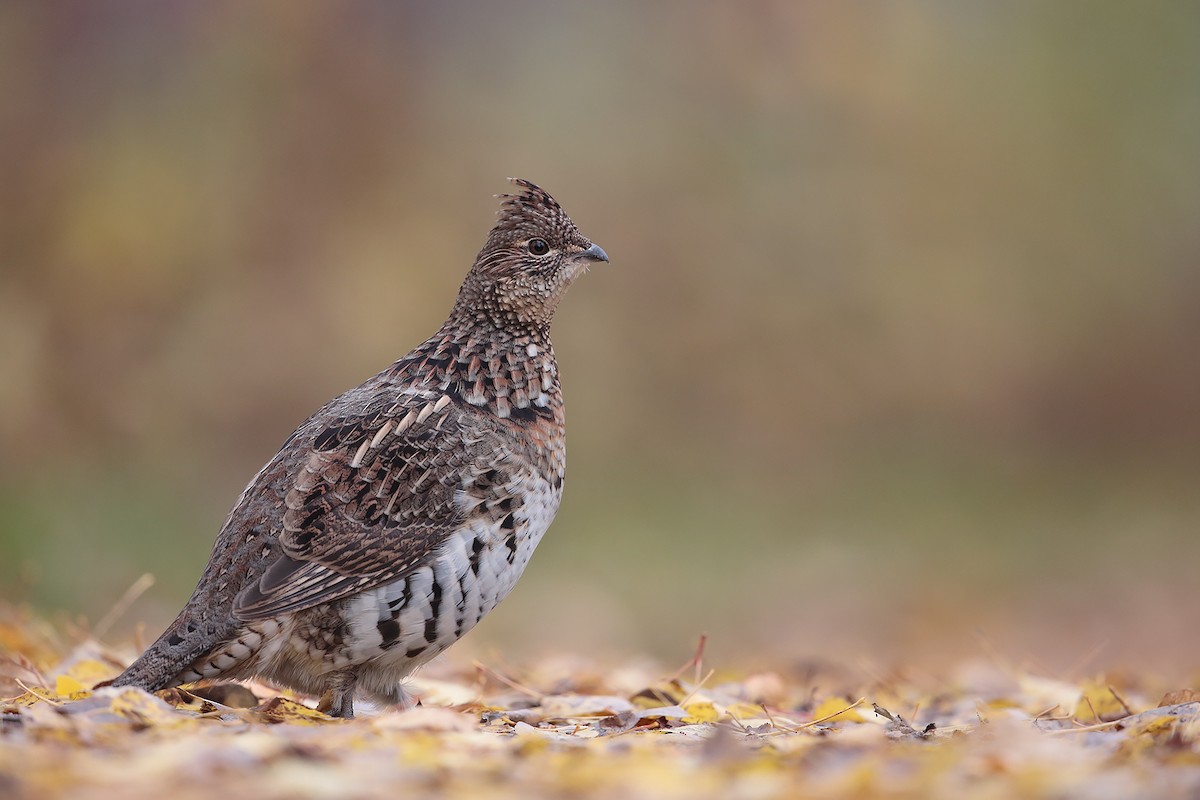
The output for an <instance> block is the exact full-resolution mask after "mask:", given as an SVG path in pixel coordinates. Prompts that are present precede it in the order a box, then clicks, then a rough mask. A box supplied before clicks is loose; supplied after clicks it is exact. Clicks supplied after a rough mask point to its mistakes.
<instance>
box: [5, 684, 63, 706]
mask: <svg viewBox="0 0 1200 800" xmlns="http://www.w3.org/2000/svg"><path fill="white" fill-rule="evenodd" d="M13 680H14V681H16V682H17V686H20V687H21V688H22V689H24V690H25V691H27V692H29V693H30V694H31V695H33V696H34V697H36V698H37V699H38V700H41V701H43V702H46V703H49V704H50V705H52V706H61V705H62V701H61V700H59V699H58V698H56V697H50V696H49V695H48V694H47V695H42V694H39V693H38V691H37V689H34V688H33V687H32V686H27V685H25V681H23V680H21V679H20V678H13Z"/></svg>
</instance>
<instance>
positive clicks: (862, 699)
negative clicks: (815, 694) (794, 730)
mask: <svg viewBox="0 0 1200 800" xmlns="http://www.w3.org/2000/svg"><path fill="white" fill-rule="evenodd" d="M865 702H867V698H865V697H860V698H858V699H857V700H855V701H854V702H853V703H852V704H850V705H848V706H846V707H845V708H843V709H842V710H841V711H835V712H833V713H832V714H826V715H825V716H823V717H821V718H820V719H814V720H812V721H811V722H806V723H804V724H803V725H801V726H800V729H801V730H803V729H804V728H811V727H812V726H813V725H820V724H821V723H822V722H825V721H826V720H831V719H833V718H834V717H836V716H837V715H838V714H845V713H846V712H847V711H849V710H850V709H852V708H858V707H859V706H861V705H862V704H863V703H865Z"/></svg>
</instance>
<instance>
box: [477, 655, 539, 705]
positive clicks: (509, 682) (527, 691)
mask: <svg viewBox="0 0 1200 800" xmlns="http://www.w3.org/2000/svg"><path fill="white" fill-rule="evenodd" d="M471 663H472V665H474V667H475V669H477V670H479V671H480V672H482V673H484V674H486V675H489V676H491V677H493V678H495V679H496V680H498V681H500V682H501V683H503V684H504V685H505V686H507V687H509V688H510V689H516V690H517V691H518V692H521V693H522V694H527V695H529V696H530V697H533V698H536V699H539V700H540V699H541V698H542V693H541V692H535V691H534V690H533V689H530V688H529V687H528V686H522V685H521V684H519V683H517V682H516V681H514V680H512V679H511V678H506V677H505V676H503V675H501V674H500V673H499V672H496V670H494V669H492V668H491V667H488V666H485V665H484V664H483V663H482V662H480V661H472V662H471Z"/></svg>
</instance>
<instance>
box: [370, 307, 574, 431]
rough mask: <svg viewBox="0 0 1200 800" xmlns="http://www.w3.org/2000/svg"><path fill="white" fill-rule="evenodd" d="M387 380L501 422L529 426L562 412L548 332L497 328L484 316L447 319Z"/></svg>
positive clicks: (544, 329)
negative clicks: (441, 396)
mask: <svg viewBox="0 0 1200 800" xmlns="http://www.w3.org/2000/svg"><path fill="white" fill-rule="evenodd" d="M455 310H456V311H457V310H458V309H455ZM464 323H466V324H464ZM392 376H393V378H404V379H408V380H412V381H414V382H417V383H420V384H423V385H424V386H426V387H427V388H428V389H432V390H436V391H439V392H444V393H446V394H449V395H451V396H454V397H457V398H459V399H461V400H462V401H463V402H465V403H467V404H469V405H472V406H476V407H479V408H486V409H488V410H489V411H491V412H493V413H494V414H495V415H496V416H497V417H500V418H501V419H510V418H511V419H514V420H517V421H533V420H535V419H537V418H540V417H552V416H554V415H555V414H557V413H560V411H559V410H560V409H561V407H562V400H561V395H560V393H559V383H558V366H557V364H556V363H555V361H554V348H553V347H552V346H551V344H550V332H549V330H548V328H547V327H542V326H532V325H528V326H527V325H520V324H504V325H497V324H495V321H494V320H491V319H490V318H489V317H487V316H486V315H484V316H483V317H482V318H474V319H471V320H470V321H469V322H468V321H465V320H463V319H462V318H461V317H458V316H456V315H453V314H452V315H451V317H450V318H449V319H448V320H446V323H445V324H444V325H443V326H442V327H441V328H440V329H439V330H438V332H437V333H435V334H434V335H433V336H431V337H429V339H427V340H426V341H425V342H424V343H422V344H421V345H420V346H419V347H418V348H417V349H416V350H414V351H413V352H412V353H411V354H409V355H408V356H406V357H405V358H403V359H401V360H400V361H398V362H396V364H395V365H394V366H393V368H392Z"/></svg>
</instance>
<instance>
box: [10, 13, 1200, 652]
mask: <svg viewBox="0 0 1200 800" xmlns="http://www.w3.org/2000/svg"><path fill="white" fill-rule="evenodd" d="M1197 42H1200V7H1197V6H1196V5H1195V4H1187V3H1171V2H1148V3H1136V4H1132V3H1124V2H1095V3H1087V4H1078V3H1071V4H1066V3H1024V2H1017V3H1003V4H1001V3H991V4H980V3H972V4H964V3H954V2H918V3H905V4H882V3H811V4H809V3H800V2H774V3H770V2H743V3H727V4H721V3H715V2H713V3H708V2H704V3H698V2H684V1H683V0H676V1H675V2H659V3H642V2H605V3H583V2H520V3H489V2H447V3H394V2H359V3H317V2H291V1H290V0H289V1H286V2H285V1H284V0H279V1H278V2H259V3H241V2H232V1H226V2H179V3H159V2H148V1H142V2H126V3H92V2H78V3H6V4H3V5H2V6H0V134H2V135H0V140H2V141H3V146H2V147H0V206H2V208H3V213H2V214H0V453H2V455H0V581H2V583H0V586H2V591H0V595H2V596H3V597H5V598H7V599H10V600H16V601H27V602H29V603H31V604H33V605H34V606H35V607H37V608H40V609H44V610H46V611H48V612H58V611H63V612H67V613H70V614H81V615H84V616H86V617H87V618H89V619H91V620H93V621H94V620H96V619H97V618H99V617H100V616H102V615H103V614H104V613H105V612H106V611H107V610H108V609H109V608H110V607H111V606H112V605H113V603H115V602H116V600H117V598H118V597H119V596H120V595H121V594H122V592H124V591H125V589H126V588H127V587H128V586H129V585H130V584H132V583H133V582H134V581H135V580H136V579H137V577H138V576H139V575H141V574H142V573H143V572H152V573H154V574H155V575H156V576H157V577H158V583H157V585H156V586H155V587H154V588H153V589H151V590H150V591H149V592H148V593H146V594H145V595H144V596H143V597H142V598H141V599H140V600H139V601H138V602H137V604H136V605H135V606H134V607H133V609H132V610H131V611H130V612H129V613H128V614H127V615H126V616H125V617H124V618H123V620H122V623H121V625H120V626H119V627H118V629H117V630H116V631H114V632H113V633H112V634H110V638H112V639H120V638H121V637H127V636H129V635H130V633H131V632H132V631H133V628H134V625H135V624H136V623H138V622H139V621H144V622H145V623H146V626H147V633H149V634H151V635H154V634H157V632H158V630H159V627H160V626H161V625H163V624H165V622H167V621H168V620H169V619H170V618H171V617H172V616H173V615H174V613H175V612H176V611H177V610H178V608H179V607H180V605H181V604H182V603H183V601H184V600H185V599H186V598H187V596H188V594H189V593H190V591H191V588H192V586H193V584H194V582H195V579H196V578H197V577H198V575H199V574H200V571H201V569H202V567H203V564H204V561H205V559H206V557H207V554H208V550H209V547H210V545H211V543H212V540H213V538H214V536H215V534H216V531H217V529H218V527H219V525H220V523H221V521H222V520H223V519H224V515H225V513H226V511H227V510H228V508H229V506H230V505H231V504H232V502H233V501H234V499H235V498H236V496H237V495H238V493H239V492H240V491H241V489H242V487H243V486H244V484H245V483H246V481H247V480H249V478H250V477H251V476H252V475H253V474H254V473H255V471H256V470H257V469H258V467H259V465H260V464H261V463H263V462H264V461H265V460H266V459H267V458H269V457H270V456H271V455H272V454H273V453H274V451H275V449H276V448H277V447H278V446H279V445H280V443H281V442H282V441H283V439H284V438H285V437H286V436H287V435H288V433H289V432H290V431H291V430H292V428H293V427H294V426H295V425H296V424H297V423H299V422H300V421H301V420H302V419H303V418H304V417H305V416H307V415H308V414H309V413H311V412H312V411H313V410H315V409H316V408H317V407H318V406H320V405H321V404H322V403H323V402H324V401H325V400H326V399H328V398H329V397H331V396H333V395H334V394H336V393H338V392H340V391H342V390H344V389H346V388H349V387H350V386H353V385H355V384H357V383H358V382H360V381H361V380H363V379H364V378H366V377H367V376H368V375H370V374H372V373H374V372H375V371H377V370H379V369H381V368H382V367H384V366H385V365H387V364H388V363H390V362H391V361H392V360H394V359H395V358H397V357H399V356H401V355H402V354H403V353H405V352H406V351H407V350H408V349H409V348H410V347H412V346H413V345H415V344H417V343H418V342H419V341H421V340H422V339H423V338H424V337H425V336H427V335H428V334H430V333H432V331H433V330H434V329H435V328H436V327H437V326H438V325H439V324H440V322H441V321H442V319H443V317H444V315H445V313H446V312H447V311H448V310H449V307H450V304H451V302H452V300H453V297H454V293H455V291H456V289H457V286H458V283H459V281H460V279H461V278H462V276H463V274H464V272H465V270H466V269H467V267H468V266H469V265H470V263H471V259H472V258H473V256H474V254H475V252H476V251H477V249H478V248H479V246H480V245H481V244H482V242H483V239H484V237H485V235H486V233H487V230H488V229H489V227H490V226H491V224H492V219H493V217H492V214H493V211H494V209H495V207H496V201H495V199H494V198H493V197H492V194H493V193H496V192H501V191H505V189H506V187H507V184H506V183H505V182H504V178H505V177H506V176H509V175H515V176H521V177H526V178H529V179H530V180H533V181H535V182H537V183H539V184H541V185H543V186H544V187H545V188H547V189H548V190H549V191H550V192H552V193H553V194H555V195H556V196H557V197H558V199H559V200H560V201H561V202H562V203H563V205H564V206H565V207H566V209H567V211H568V212H569V213H570V214H571V215H572V216H573V217H574V219H575V220H576V222H577V223H578V224H579V226H580V228H581V230H582V231H583V232H584V233H585V234H586V235H587V236H589V237H591V238H593V239H594V240H595V241H597V242H598V243H600V244H601V245H602V246H603V247H604V248H605V249H606V250H607V251H608V252H609V254H610V255H611V257H612V263H611V264H610V265H601V266H600V267H598V268H596V269H593V270H592V272H591V274H589V275H588V276H586V277H585V278H584V279H583V280H581V281H580V282H579V283H578V284H577V285H576V286H575V287H574V289H573V290H572V291H571V294H570V296H569V297H568V298H567V300H566V302H565V303H564V305H563V307H562V309H561V311H560V314H559V317H558V320H557V323H556V328H555V342H556V349H557V350H558V355H559V360H560V363H561V367H562V372H563V375H564V387H565V394H566V398H567V413H568V419H569V425H568V429H569V441H570V467H569V471H568V481H567V492H566V498H565V501H564V505H563V508H562V510H561V512H560V514H559V517H558V521H557V522H556V524H555V526H554V528H553V530H552V531H551V534H550V535H549V536H548V537H547V539H546V540H545V542H544V543H543V544H542V546H541V548H540V549H539V553H538V556H537V557H536V558H535V559H534V561H533V564H532V565H531V567H530V569H529V571H528V573H527V575H526V577H525V579H524V580H523V582H522V584H521V586H520V587H519V588H518V590H517V591H516V592H514V594H513V596H512V598H511V599H509V600H508V602H507V603H506V604H505V605H504V607H502V608H501V609H500V610H499V611H497V612H496V613H495V614H494V615H493V616H492V617H491V618H489V619H488V620H487V621H486V622H485V623H484V624H483V625H482V626H481V627H480V629H479V631H478V632H477V633H475V634H473V635H472V636H471V637H469V638H468V640H467V641H466V642H464V643H463V645H461V649H458V648H456V649H455V650H453V651H451V653H450V655H449V656H447V657H448V658H451V659H455V658H463V657H465V656H468V655H469V654H471V653H473V652H474V653H478V654H482V655H489V656H491V657H498V658H504V659H509V660H514V661H518V660H522V659H526V658H530V657H533V656H535V655H536V654H538V653H542V652H551V651H562V650H568V651H576V652H580V653H582V654H585V655H596V656H604V655H607V654H625V653H638V652H647V653H650V654H653V655H657V656H660V657H662V658H664V659H668V660H675V659H678V660H682V659H683V658H684V657H686V655H687V654H689V653H690V651H691V647H692V645H693V643H694V642H695V640H696V637H697V636H698V634H699V633H700V632H701V631H705V630H706V631H708V633H709V634H710V653H711V654H712V657H713V658H714V659H715V663H718V664H719V663H722V662H725V663H733V662H736V663H741V664H754V663H757V662H767V661H776V662H778V661H779V660H791V659H794V660H795V661H796V663H800V662H803V661H806V660H809V659H817V660H836V661H842V662H847V663H854V664H869V665H887V664H891V663H904V664H910V665H923V666H930V667H931V668H936V667H937V666H938V665H939V664H940V663H944V662H943V659H958V658H964V657H972V656H988V655H989V653H991V652H995V653H999V654H1002V657H1003V658H1006V659H1010V660H1012V661H1014V662H1020V663H1023V664H1026V665H1029V666H1032V667H1042V668H1045V669H1048V670H1069V669H1072V668H1076V669H1081V668H1088V667H1091V666H1093V665H1104V664H1110V663H1117V662H1121V661H1130V662H1133V663H1138V662H1139V660H1141V661H1143V662H1144V660H1145V659H1146V658H1147V657H1148V656H1146V655H1145V654H1147V653H1152V654H1153V661H1154V663H1155V664H1156V665H1157V666H1158V667H1159V668H1160V669H1166V670H1178V671H1180V672H1181V673H1185V674H1186V673H1187V671H1188V670H1194V669H1195V668H1196V659H1198V658H1200V640H1197V637H1196V636H1195V635H1194V632H1195V631H1196V630H1198V629H1200V590H1198V589H1197V576H1198V575H1200V573H1198V572H1197V565H1198V564H1200V536H1198V535H1197V534H1198V532H1200V491H1198V489H1197V487H1198V486H1200V356H1198V352H1197V351H1198V346H1200V180H1198V178H1200V47H1198V46H1197ZM1193 674H1194V673H1193Z"/></svg>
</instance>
